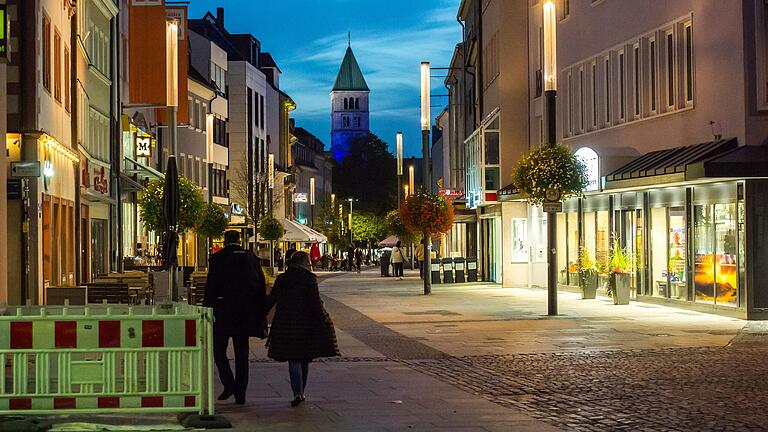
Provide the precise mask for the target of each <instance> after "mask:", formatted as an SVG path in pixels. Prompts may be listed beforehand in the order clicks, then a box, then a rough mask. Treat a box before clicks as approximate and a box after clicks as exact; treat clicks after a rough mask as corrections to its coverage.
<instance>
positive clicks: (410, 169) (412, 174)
mask: <svg viewBox="0 0 768 432" xmlns="http://www.w3.org/2000/svg"><path fill="white" fill-rule="evenodd" d="M414 182H415V170H414V168H413V165H411V166H409V167H408V185H409V186H410V188H411V190H412V191H414V190H416V189H415V186H416V185H415V184H414Z"/></svg>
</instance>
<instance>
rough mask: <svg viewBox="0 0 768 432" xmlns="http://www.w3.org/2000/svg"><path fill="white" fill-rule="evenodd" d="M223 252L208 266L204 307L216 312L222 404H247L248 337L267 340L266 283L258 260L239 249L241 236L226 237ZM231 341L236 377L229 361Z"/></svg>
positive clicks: (215, 342)
mask: <svg viewBox="0 0 768 432" xmlns="http://www.w3.org/2000/svg"><path fill="white" fill-rule="evenodd" d="M224 243H225V247H224V249H222V250H220V251H219V252H217V253H215V254H213V255H212V256H211V259H210V265H209V266H208V281H207V283H206V287H205V300H204V301H203V305H204V306H206V307H211V308H213V317H214V321H213V359H214V361H215V362H216V368H217V369H218V370H219V377H220V379H221V383H222V384H223V386H224V391H223V392H222V393H221V395H219V400H226V399H229V398H230V397H231V396H232V395H234V396H235V402H237V403H238V404H244V403H245V390H246V388H247V386H248V337H249V336H255V337H258V338H261V339H264V338H265V337H266V323H267V320H266V314H265V312H264V305H265V298H266V281H265V279H264V273H263V272H262V271H261V265H260V263H259V260H258V258H256V255H254V254H253V253H252V252H250V251H246V250H244V249H243V248H242V247H241V246H240V233H239V232H237V231H227V232H226V233H225V234H224ZM230 338H232V345H233V348H234V352H235V376H232V369H231V368H230V366H229V359H228V358H227V346H228V345H229V339H230Z"/></svg>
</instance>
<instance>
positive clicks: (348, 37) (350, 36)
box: [347, 31, 352, 48]
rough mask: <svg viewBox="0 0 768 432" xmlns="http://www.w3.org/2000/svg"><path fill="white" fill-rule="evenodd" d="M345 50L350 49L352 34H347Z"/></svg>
mask: <svg viewBox="0 0 768 432" xmlns="http://www.w3.org/2000/svg"><path fill="white" fill-rule="evenodd" d="M347 48H352V32H351V31H350V32H347Z"/></svg>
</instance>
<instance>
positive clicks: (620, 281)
mask: <svg viewBox="0 0 768 432" xmlns="http://www.w3.org/2000/svg"><path fill="white" fill-rule="evenodd" d="M631 264H632V263H631V260H630V257H629V253H627V250H626V249H625V248H623V247H621V245H620V244H619V240H618V239H615V240H614V241H613V249H612V250H611V257H610V274H609V275H608V295H609V296H611V297H613V304H617V305H626V304H629V294H630V279H629V270H630V269H631Z"/></svg>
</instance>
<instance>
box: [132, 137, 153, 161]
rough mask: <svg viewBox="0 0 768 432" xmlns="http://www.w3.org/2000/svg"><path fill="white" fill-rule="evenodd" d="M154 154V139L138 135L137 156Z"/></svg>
mask: <svg viewBox="0 0 768 432" xmlns="http://www.w3.org/2000/svg"><path fill="white" fill-rule="evenodd" d="M151 156H152V139H151V138H150V137H141V136H137V137H136V157H151Z"/></svg>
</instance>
